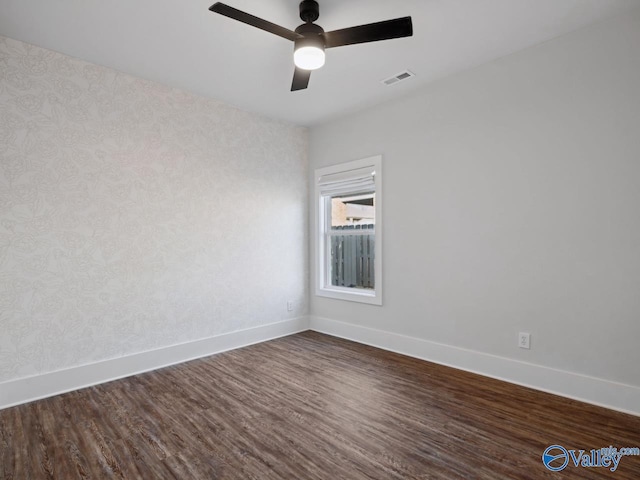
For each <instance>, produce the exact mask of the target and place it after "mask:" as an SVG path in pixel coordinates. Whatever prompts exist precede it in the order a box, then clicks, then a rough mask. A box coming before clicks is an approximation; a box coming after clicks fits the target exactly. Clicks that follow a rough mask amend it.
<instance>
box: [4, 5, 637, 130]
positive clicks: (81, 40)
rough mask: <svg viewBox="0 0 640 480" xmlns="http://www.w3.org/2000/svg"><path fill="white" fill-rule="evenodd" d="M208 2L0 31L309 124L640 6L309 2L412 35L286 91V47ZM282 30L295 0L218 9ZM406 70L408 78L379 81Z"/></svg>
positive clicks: (78, 12) (368, 47)
mask: <svg viewBox="0 0 640 480" xmlns="http://www.w3.org/2000/svg"><path fill="white" fill-rule="evenodd" d="M212 3H214V0H188V1H185V0H0V34H1V35H4V36H7V37H11V38H14V39H17V40H22V41H24V42H28V43H32V44H35V45H39V46H42V47H46V48H49V49H52V50H56V51H59V52H62V53H65V54H68V55H72V56H75V57H79V58H81V59H84V60H87V61H89V62H93V63H97V64H100V65H106V66H108V67H112V68H115V69H117V70H120V71H123V72H127V73H130V74H133V75H136V76H138V77H142V78H147V79H151V80H155V81H158V82H161V83H163V84H166V85H170V86H174V87H178V88H181V89H185V90H188V91H191V92H195V93H197V94H201V95H206V96H210V97H214V98H216V99H219V100H222V101H224V102H226V103H230V104H232V105H236V106H238V107H240V108H243V109H245V110H251V111H254V112H258V113H260V114H264V115H267V116H270V117H274V118H279V119H283V120H286V121H290V122H294V123H297V124H301V125H313V124H318V123H322V122H325V121H327V120H329V119H331V118H334V117H336V116H339V115H342V114H344V113H347V112H349V111H353V110H357V109H360V108H364V107H366V106H369V105H373V104H375V103H379V102H381V101H385V100H389V99H391V98H394V97H397V96H401V95H404V94H406V93H407V92H409V91H411V90H414V89H416V88H419V87H420V86H422V85H424V84H426V83H428V82H431V81H433V80H435V79H438V78H442V77H444V76H447V75H451V74H453V73H455V72H459V71H461V70H465V69H468V68H472V67H474V66H476V65H479V64H482V63H485V62H488V61H491V60H493V59H496V58H498V57H502V56H504V55H508V54H510V53H513V52H516V51H518V50H522V49H524V48H526V47H529V46H531V45H535V44H538V43H540V42H543V41H545V40H549V39H551V38H553V37H557V36H559V35H562V34H565V33H567V32H570V31H572V30H575V29H577V28H580V27H583V26H586V25H588V24H590V23H593V22H595V21H598V20H600V19H603V18H606V17H609V16H613V15H616V14H620V13H623V12H625V11H628V10H630V9H632V8H634V7H638V6H639V5H640V2H639V1H638V0H394V1H389V0H348V1H347V0H319V3H320V18H319V20H318V21H317V23H318V24H319V25H321V26H322V27H323V28H324V29H325V30H327V31H329V30H335V29H338V28H344V27H350V26H353V25H361V24H365V23H371V22H376V21H381V20H387V19H390V18H396V17H402V16H406V15H411V16H412V17H413V27H414V36H413V37H410V38H404V39H397V40H391V41H385V42H376V43H370V44H364V45H352V46H347V47H340V48H335V49H330V50H327V63H326V65H325V66H324V67H323V68H322V69H320V70H318V71H316V72H314V73H313V74H312V75H311V82H310V84H309V88H308V89H307V90H302V91H299V92H290V91H289V89H290V86H291V76H292V73H293V60H292V56H293V55H292V53H293V44H292V43H291V42H289V41H287V40H285V39H283V38H280V37H277V36H275V35H271V34H269V33H267V32H264V31H261V30H258V29H255V28H252V27H249V26H247V25H244V24H242V23H238V22H236V21H233V20H231V19H229V18H226V17H223V16H221V15H217V14H214V13H211V12H209V11H208V7H209V6H210V5H211V4H212ZM225 3H227V4H228V5H231V6H233V7H235V8H238V9H240V10H244V11H246V12H248V13H251V14H253V15H257V16H259V17H262V18H264V19H266V20H269V21H271V22H274V23H277V24H280V25H282V26H284V27H287V28H290V29H294V28H295V27H296V26H297V25H299V24H300V23H302V22H301V20H300V18H299V17H298V3H299V1H298V0H260V1H258V0H225ZM405 69H409V70H411V71H412V72H414V73H415V74H416V77H415V78H411V79H409V80H406V81H404V82H402V83H400V84H396V85H393V86H384V85H382V84H381V83H380V81H381V80H382V79H384V78H387V77H389V76H391V75H394V74H396V73H398V72H401V71H402V70H405Z"/></svg>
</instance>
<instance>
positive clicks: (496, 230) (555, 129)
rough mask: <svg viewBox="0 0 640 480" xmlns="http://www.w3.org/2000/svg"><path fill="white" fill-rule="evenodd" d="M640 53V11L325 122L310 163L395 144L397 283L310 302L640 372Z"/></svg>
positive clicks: (501, 347)
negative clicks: (523, 338) (356, 299)
mask: <svg viewBox="0 0 640 480" xmlns="http://www.w3.org/2000/svg"><path fill="white" fill-rule="evenodd" d="M639 51H640V12H639V11H636V12H635V13H634V14H633V15H629V16H627V17H624V18H616V19H612V20H608V21H605V22H602V23H600V24H596V25H593V26H591V27H588V28H585V29H582V30H579V31H576V32H573V33H571V34H569V35H566V36H564V37H561V38H558V39H555V40H553V41H550V42H547V43H544V44H541V45H538V46H536V47H533V48H530V49H528V50H525V51H523V52H520V53H517V54H514V55H511V56H508V57H505V58H502V59H500V60H498V61H495V62H492V63H490V64H487V65H484V66H481V67H478V68H475V69H473V70H471V71H467V72H464V73H461V74H459V75H456V76H453V77H449V78H446V79H443V80H441V81H439V82H437V83H435V84H433V85H431V86H429V87H428V88H426V89H424V90H421V91H419V92H416V93H414V94H413V95H411V96H409V97H406V98H404V99H401V100H399V101H394V102H391V103H387V104H384V105H381V106H378V107H375V108H371V109H369V110H366V111H362V112H360V113H357V114H354V115H350V116H348V117H345V118H342V119H339V120H337V121H334V122H331V123H328V124H325V125H321V126H318V127H314V128H312V130H311V137H310V162H311V167H312V168H311V170H312V171H313V168H317V167H321V166H326V165H331V164H335V163H339V162H343V161H348V160H353V159H357V158H362V157H367V156H371V155H376V154H382V155H383V172H384V189H383V196H384V211H383V217H384V230H383V236H384V252H383V265H384V272H385V276H384V280H383V281H384V292H385V293H384V298H383V302H384V305H383V306H382V307H376V306H370V305H363V304H358V303H351V302H347V301H340V300H333V299H326V298H321V297H317V296H315V295H313V294H312V296H311V315H312V316H316V317H323V318H328V319H333V320H338V321H341V322H346V323H350V324H354V325H358V326H365V327H371V328H375V329H380V330H384V331H388V332H393V333H396V334H402V335H408V336H411V337H415V338H421V339H426V340H430V341H434V342H440V343H443V344H447V345H451V346H454V347H460V348H465V349H470V350H475V351H478V352H484V353H487V354H492V355H498V356H501V357H506V358H509V359H513V360H521V361H525V362H530V363H533V364H537V365H541V366H547V367H552V368H554V369H560V370H565V371H568V372H575V373H578V374H584V375H589V376H593V377H599V378H603V379H607V380H611V381H616V382H621V383H625V384H629V385H633V386H640V368H638V366H639V365H640V348H638V340H639V339H640V55H639V54H638V52H639ZM408 67H410V65H408ZM380 88H385V87H380ZM388 88H393V87H388ZM311 174H312V172H311ZM311 265H312V269H313V268H314V263H313V262H312V263H311ZM311 279H312V282H313V281H314V279H315V272H312V276H311ZM313 288H314V285H312V289H311V291H312V292H313ZM312 325H313V321H312ZM519 331H527V332H530V333H531V345H532V348H531V350H529V351H528V350H522V349H519V348H517V346H516V341H517V333H518V332H519Z"/></svg>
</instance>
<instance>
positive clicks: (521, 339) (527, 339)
mask: <svg viewBox="0 0 640 480" xmlns="http://www.w3.org/2000/svg"><path fill="white" fill-rule="evenodd" d="M518 346H519V347H520V348H526V349H527V350H529V349H530V348H531V334H529V333H526V332H520V333H519V334H518Z"/></svg>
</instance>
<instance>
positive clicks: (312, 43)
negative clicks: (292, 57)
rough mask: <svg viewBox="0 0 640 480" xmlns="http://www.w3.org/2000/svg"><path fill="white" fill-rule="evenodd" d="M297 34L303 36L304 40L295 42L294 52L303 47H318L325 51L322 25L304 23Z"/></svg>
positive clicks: (297, 30) (300, 39) (299, 39)
mask: <svg viewBox="0 0 640 480" xmlns="http://www.w3.org/2000/svg"><path fill="white" fill-rule="evenodd" d="M303 3H304V2H303ZM296 33H299V34H300V35H302V38H298V39H296V40H295V41H294V47H293V49H294V50H297V49H298V48H301V47H316V48H320V49H321V50H324V35H323V33H324V29H323V28H322V27H321V26H320V25H316V24H315V23H303V24H302V25H300V26H299V27H298V28H296Z"/></svg>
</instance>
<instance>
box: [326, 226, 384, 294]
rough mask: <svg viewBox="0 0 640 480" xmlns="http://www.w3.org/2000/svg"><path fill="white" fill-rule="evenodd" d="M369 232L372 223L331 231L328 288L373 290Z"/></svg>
mask: <svg viewBox="0 0 640 480" xmlns="http://www.w3.org/2000/svg"><path fill="white" fill-rule="evenodd" d="M373 229H374V225H373V224H371V225H345V226H341V227H332V228H331V285H336V286H340V287H356V288H374V287H375V271H374V252H375V248H374V247H375V235H374V231H373ZM360 231H361V232H362V233H359V232H360ZM337 232H345V234H343V235H340V234H336V233H337ZM347 232H348V233H347Z"/></svg>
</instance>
